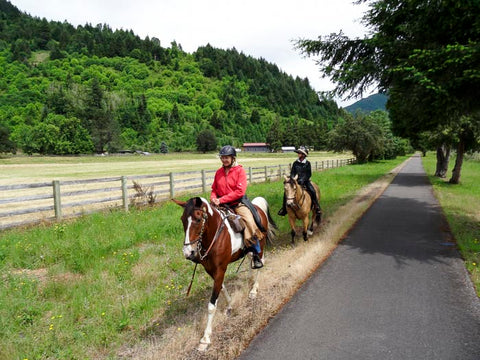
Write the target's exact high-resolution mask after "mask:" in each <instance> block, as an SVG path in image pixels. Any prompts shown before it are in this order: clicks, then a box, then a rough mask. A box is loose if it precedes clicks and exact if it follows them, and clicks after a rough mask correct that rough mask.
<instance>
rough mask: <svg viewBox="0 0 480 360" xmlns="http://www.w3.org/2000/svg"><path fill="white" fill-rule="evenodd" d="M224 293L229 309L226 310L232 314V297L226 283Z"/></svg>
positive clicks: (223, 287) (226, 312) (223, 285)
mask: <svg viewBox="0 0 480 360" xmlns="http://www.w3.org/2000/svg"><path fill="white" fill-rule="evenodd" d="M222 293H223V296H225V299H226V300H227V309H226V310H225V314H226V315H228V316H230V314H231V313H232V298H231V296H230V294H229V293H228V291H227V288H226V287H225V284H222Z"/></svg>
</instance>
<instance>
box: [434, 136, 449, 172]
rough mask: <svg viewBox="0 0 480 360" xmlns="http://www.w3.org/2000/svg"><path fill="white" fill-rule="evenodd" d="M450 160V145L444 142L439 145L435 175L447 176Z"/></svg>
mask: <svg viewBox="0 0 480 360" xmlns="http://www.w3.org/2000/svg"><path fill="white" fill-rule="evenodd" d="M449 161H450V146H447V145H445V144H443V145H442V146H439V147H437V168H436V170H435V176H438V177H441V178H444V177H446V176H447V171H448V162H449Z"/></svg>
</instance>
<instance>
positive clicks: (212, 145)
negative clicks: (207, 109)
mask: <svg viewBox="0 0 480 360" xmlns="http://www.w3.org/2000/svg"><path fill="white" fill-rule="evenodd" d="M216 149H217V139H216V138H215V134H214V133H213V131H211V130H209V129H206V130H203V131H201V132H199V133H198V135H197V150H198V151H201V152H203V153H206V152H207V151H213V150H216Z"/></svg>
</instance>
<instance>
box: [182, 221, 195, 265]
mask: <svg viewBox="0 0 480 360" xmlns="http://www.w3.org/2000/svg"><path fill="white" fill-rule="evenodd" d="M191 225H192V217H191V216H189V217H188V226H187V230H185V241H184V242H183V256H185V258H187V259H188V257H189V256H190V254H191V253H192V251H193V248H192V245H190V236H189V234H190V226H191Z"/></svg>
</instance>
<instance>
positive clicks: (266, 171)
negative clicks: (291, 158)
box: [265, 165, 268, 182]
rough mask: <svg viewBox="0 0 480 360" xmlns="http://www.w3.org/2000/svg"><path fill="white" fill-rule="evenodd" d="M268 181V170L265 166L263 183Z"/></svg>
mask: <svg viewBox="0 0 480 360" xmlns="http://www.w3.org/2000/svg"><path fill="white" fill-rule="evenodd" d="M267 181H268V169H267V166H266V165H265V182H267Z"/></svg>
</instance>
